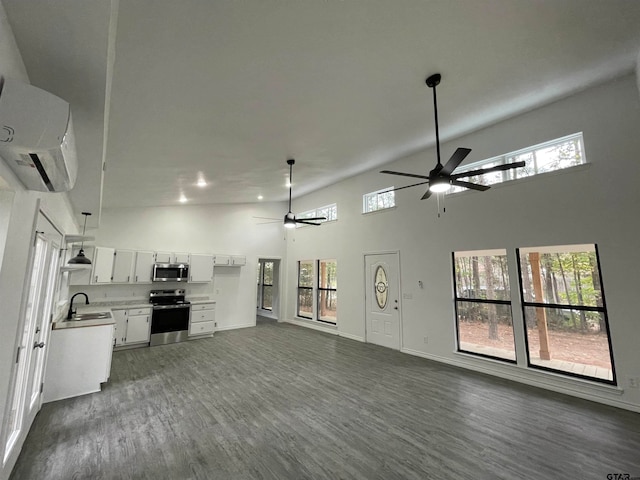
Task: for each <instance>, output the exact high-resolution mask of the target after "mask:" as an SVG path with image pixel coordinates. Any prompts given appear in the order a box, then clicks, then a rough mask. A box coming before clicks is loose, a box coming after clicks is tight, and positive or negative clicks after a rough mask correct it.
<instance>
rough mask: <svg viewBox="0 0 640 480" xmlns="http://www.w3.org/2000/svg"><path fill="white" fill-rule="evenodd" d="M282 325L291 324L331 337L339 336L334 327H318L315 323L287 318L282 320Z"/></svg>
mask: <svg viewBox="0 0 640 480" xmlns="http://www.w3.org/2000/svg"><path fill="white" fill-rule="evenodd" d="M284 323H291V324H293V325H297V326H299V327H305V328H310V329H311V330H318V331H319V332H324V333H330V334H331V335H339V332H338V330H337V329H336V327H333V326H332V327H325V326H324V325H318V324H316V323H315V322H311V321H308V322H307V321H304V320H297V319H295V318H288V319H286V320H284Z"/></svg>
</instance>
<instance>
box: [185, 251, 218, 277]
mask: <svg viewBox="0 0 640 480" xmlns="http://www.w3.org/2000/svg"><path fill="white" fill-rule="evenodd" d="M190 257H191V258H190V259H189V283H208V282H212V281H213V255H201V254H191V255H190Z"/></svg>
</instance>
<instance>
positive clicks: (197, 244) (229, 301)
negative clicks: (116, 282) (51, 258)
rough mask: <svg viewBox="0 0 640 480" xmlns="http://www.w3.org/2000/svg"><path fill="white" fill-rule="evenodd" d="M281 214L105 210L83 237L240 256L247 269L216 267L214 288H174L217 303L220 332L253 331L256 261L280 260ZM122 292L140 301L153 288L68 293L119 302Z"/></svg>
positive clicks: (220, 209) (231, 208) (221, 209)
mask: <svg viewBox="0 0 640 480" xmlns="http://www.w3.org/2000/svg"><path fill="white" fill-rule="evenodd" d="M285 211H286V206H285V204H284V203H269V204H252V205H192V206H190V205H183V206H179V207H154V208H118V209H104V210H103V212H102V219H101V225H100V228H99V230H98V231H96V232H87V233H88V234H92V235H95V237H96V240H95V244H96V245H100V246H106V247H116V248H127V249H134V250H150V251H164V252H189V253H214V254H231V255H234V254H235V255H245V256H246V257H247V264H246V265H245V266H243V267H215V269H214V274H215V275H214V282H213V284H207V285H190V284H186V285H181V284H175V287H176V288H178V287H182V286H184V287H185V288H187V290H188V292H187V295H189V296H201V295H204V296H209V297H210V298H212V299H214V300H216V302H217V305H216V321H217V323H218V328H219V329H228V328H238V327H242V326H250V325H255V319H256V301H255V298H256V272H257V270H256V269H257V266H258V258H259V257H275V258H283V257H284V252H285V242H284V233H283V230H284V229H283V228H282V222H281V221H280V219H281V218H282V216H283V215H284V212H285ZM254 216H258V217H272V218H276V219H278V220H277V223H273V224H265V225H259V224H258V223H261V222H264V220H260V219H254V218H252V217H254ZM122 288H129V289H131V292H132V294H135V295H140V296H142V297H144V296H148V293H149V290H151V289H153V288H158V287H157V286H154V285H146V286H139V287H116V286H104V287H89V288H88V289H87V288H85V289H84V290H83V289H81V288H78V287H75V288H74V290H73V291H79V290H82V291H87V292H88V293H90V295H94V296H97V297H100V296H104V295H105V294H106V295H109V296H111V295H112V294H113V296H119V295H120V293H119V292H120V291H121V290H122ZM118 289H120V290H118ZM110 292H111V293H110Z"/></svg>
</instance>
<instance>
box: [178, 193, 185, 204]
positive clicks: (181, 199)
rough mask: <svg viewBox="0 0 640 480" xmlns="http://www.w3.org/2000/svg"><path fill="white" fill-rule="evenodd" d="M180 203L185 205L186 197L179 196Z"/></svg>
mask: <svg viewBox="0 0 640 480" xmlns="http://www.w3.org/2000/svg"><path fill="white" fill-rule="evenodd" d="M179 200H180V203H185V202H186V201H187V197H185V196H184V194H182V195H180V199H179Z"/></svg>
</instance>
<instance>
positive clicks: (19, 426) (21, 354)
mask: <svg viewBox="0 0 640 480" xmlns="http://www.w3.org/2000/svg"><path fill="white" fill-rule="evenodd" d="M36 225H37V226H36V232H35V234H34V241H33V251H32V257H31V258H32V263H31V272H30V276H29V283H28V292H26V295H27V299H26V305H25V308H24V316H23V322H22V328H21V330H20V333H19V335H18V337H19V338H18V351H17V354H16V365H15V367H14V372H13V382H12V392H11V393H10V398H11V403H10V405H11V407H10V411H9V421H8V429H7V437H6V443H5V448H4V458H3V460H4V462H6V461H7V459H8V458H9V456H10V455H11V454H12V452H13V450H14V447H15V445H16V444H17V443H19V441H22V440H24V437H25V436H26V434H27V432H28V431H29V427H30V426H31V423H32V422H33V419H34V418H35V416H36V414H37V413H38V411H39V410H40V407H41V406H42V382H43V376H44V368H45V364H46V354H47V347H48V342H49V336H50V333H51V310H52V307H53V298H54V293H55V289H56V280H57V278H58V275H57V273H58V263H59V257H60V245H61V242H62V235H61V234H60V233H59V232H58V231H57V230H56V229H55V227H54V226H53V225H52V224H51V222H49V220H48V219H47V218H46V217H45V216H44V215H43V214H42V213H39V214H38V220H37V224H36Z"/></svg>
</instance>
